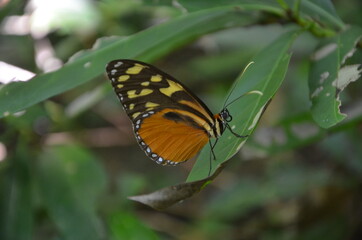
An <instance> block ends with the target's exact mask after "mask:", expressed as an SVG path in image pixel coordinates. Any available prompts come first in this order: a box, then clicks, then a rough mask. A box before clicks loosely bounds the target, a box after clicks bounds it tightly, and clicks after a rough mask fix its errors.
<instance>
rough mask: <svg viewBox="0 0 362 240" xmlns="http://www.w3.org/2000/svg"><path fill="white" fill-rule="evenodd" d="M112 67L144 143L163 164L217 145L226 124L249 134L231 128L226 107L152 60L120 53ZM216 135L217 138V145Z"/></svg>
mask: <svg viewBox="0 0 362 240" xmlns="http://www.w3.org/2000/svg"><path fill="white" fill-rule="evenodd" d="M106 71H107V75H108V78H109V79H110V81H111V83H112V86H113V88H114V91H115V93H116V94H117V96H118V98H119V100H120V101H121V103H122V105H123V108H124V110H125V111H126V113H127V115H128V117H129V119H130V120H131V121H132V125H133V130H134V133H135V136H136V139H137V142H138V144H139V146H140V147H141V149H143V151H144V152H145V153H146V155H147V156H148V157H149V158H151V159H152V160H154V161H155V162H156V163H158V164H162V165H176V164H178V163H181V162H184V161H187V160H189V159H190V158H192V157H194V156H195V155H196V154H197V153H198V152H199V151H200V150H201V149H202V148H203V147H204V146H205V145H206V144H207V143H208V142H209V144H210V146H211V149H213V146H215V145H216V142H217V139H218V138H219V137H220V136H221V135H222V134H223V132H224V131H225V129H226V128H228V129H229V130H230V131H231V132H232V133H233V134H234V135H235V136H236V137H246V136H241V135H239V134H237V133H234V132H233V131H232V130H231V127H230V126H229V124H228V123H229V122H230V121H231V120H232V117H231V115H230V114H229V111H228V110H227V108H226V107H224V108H223V109H222V111H221V112H220V113H218V114H215V115H213V114H212V113H211V111H210V110H209V109H208V107H207V106H206V105H205V104H204V103H203V102H202V101H201V100H200V99H199V98H198V97H197V96H196V95H194V94H193V93H192V91H191V90H189V89H188V88H187V87H186V86H185V85H183V84H182V83H181V82H179V81H177V80H176V79H175V78H173V77H172V76H170V75H168V74H167V73H165V72H163V71H161V70H159V69H158V68H156V67H154V66H152V65H150V64H147V63H144V62H141V61H136V60H128V59H119V60H114V61H111V62H109V63H108V64H107V66H106ZM211 138H216V141H215V143H214V145H212V144H211V142H210V139H211ZM212 154H213V156H214V159H215V154H214V153H213V151H212Z"/></svg>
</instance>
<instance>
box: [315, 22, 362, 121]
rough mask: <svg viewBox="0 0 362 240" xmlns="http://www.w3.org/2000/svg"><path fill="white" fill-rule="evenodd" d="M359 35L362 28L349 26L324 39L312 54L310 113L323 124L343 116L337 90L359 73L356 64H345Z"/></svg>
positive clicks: (354, 47) (358, 75)
mask: <svg viewBox="0 0 362 240" xmlns="http://www.w3.org/2000/svg"><path fill="white" fill-rule="evenodd" d="M361 37H362V29H361V28H359V27H351V28H349V29H348V30H346V31H345V32H341V33H340V34H338V35H337V36H335V37H333V38H331V39H327V40H326V41H323V42H322V43H321V45H320V46H319V48H318V49H317V51H316V52H315V54H314V57H313V59H312V60H313V62H312V67H311V71H310V76H309V90H310V97H311V100H312V115H313V119H314V120H315V121H316V122H317V123H318V125H319V126H321V127H323V128H329V127H331V126H333V125H335V124H337V123H339V122H340V121H342V120H343V119H344V118H345V117H346V115H345V114H342V113H341V112H340V109H339V108H340V105H341V101H340V99H339V93H340V92H341V91H342V90H343V89H344V88H345V87H346V86H347V85H348V84H349V83H350V82H352V81H356V80H357V79H358V78H359V77H360V75H361V69H359V66H360V65H359V64H356V65H345V63H346V60H347V59H348V58H349V57H351V56H353V54H354V52H355V51H356V44H357V43H358V41H359V40H360V39H361Z"/></svg>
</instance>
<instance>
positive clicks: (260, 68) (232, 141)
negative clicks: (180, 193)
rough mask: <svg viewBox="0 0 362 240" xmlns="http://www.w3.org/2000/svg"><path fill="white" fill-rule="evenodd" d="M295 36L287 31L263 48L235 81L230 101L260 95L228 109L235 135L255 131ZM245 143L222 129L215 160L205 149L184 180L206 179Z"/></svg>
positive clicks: (286, 63)
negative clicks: (211, 158) (251, 92)
mask: <svg viewBox="0 0 362 240" xmlns="http://www.w3.org/2000/svg"><path fill="white" fill-rule="evenodd" d="M296 35H297V32H296V31H290V32H287V33H285V34H284V35H282V36H281V37H279V38H278V39H277V40H275V41H274V42H272V43H271V44H270V45H268V46H267V47H266V48H264V49H263V50H262V51H261V52H260V53H259V54H258V55H257V56H255V58H254V59H253V62H254V64H252V65H251V66H250V67H249V68H248V69H247V71H246V72H245V73H244V74H243V75H242V76H240V77H239V79H238V80H237V81H236V83H235V84H236V85H235V88H234V89H233V92H232V93H231V95H230V100H232V99H236V98H238V97H239V96H240V95H242V94H244V93H247V92H250V91H254V92H255V91H257V92H260V93H261V94H248V95H246V96H244V97H242V98H241V99H240V100H238V101H236V102H234V103H233V104H232V105H230V106H229V107H228V109H229V112H230V113H231V115H232V117H233V121H232V122H231V123H230V126H231V127H232V128H233V129H234V131H235V132H237V133H239V134H241V135H248V134H251V133H252V131H253V130H254V128H255V126H256V124H257V122H258V120H259V118H260V116H261V114H262V112H263V110H264V109H265V107H266V105H267V103H268V102H269V100H270V99H271V98H272V97H273V96H274V94H275V92H276V91H277V90H278V88H279V87H280V85H281V83H282V82H283V80H284V76H285V73H286V71H287V68H288V64H289V59H290V54H289V53H288V49H289V47H290V45H291V44H292V43H293V42H294V39H295V37H296ZM230 100H229V101H230ZM245 141H246V139H243V138H236V137H235V136H234V135H233V134H231V133H230V131H229V130H225V132H224V134H223V136H222V137H221V138H220V139H219V141H218V143H217V145H216V146H215V148H214V150H213V151H214V152H215V155H216V160H215V161H214V160H212V162H211V163H210V147H205V148H204V149H203V150H202V152H201V154H200V156H199V158H198V160H197V162H196V164H195V166H194V167H193V169H192V171H191V173H190V175H189V177H188V179H187V181H195V180H200V179H203V178H205V177H207V176H208V175H209V166H210V164H211V165H212V166H211V167H212V169H211V173H213V172H214V171H215V170H216V169H217V168H218V167H219V165H220V164H221V163H223V162H225V161H227V160H228V159H230V158H231V157H232V156H233V155H234V154H235V153H237V152H238V150H239V149H240V148H241V147H242V145H243V144H244V142H245Z"/></svg>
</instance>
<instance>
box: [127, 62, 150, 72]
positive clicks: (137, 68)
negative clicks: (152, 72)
mask: <svg viewBox="0 0 362 240" xmlns="http://www.w3.org/2000/svg"><path fill="white" fill-rule="evenodd" d="M145 67H146V66H143V65H141V64H138V63H136V64H135V65H134V66H133V67H130V68H128V69H127V71H126V73H127V74H139V73H140V72H141V71H142V69H144V68H145Z"/></svg>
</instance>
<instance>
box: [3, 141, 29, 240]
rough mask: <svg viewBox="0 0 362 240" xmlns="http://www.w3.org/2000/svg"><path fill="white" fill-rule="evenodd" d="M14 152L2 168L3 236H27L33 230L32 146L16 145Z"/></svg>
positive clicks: (18, 238) (20, 238) (19, 238)
mask: <svg viewBox="0 0 362 240" xmlns="http://www.w3.org/2000/svg"><path fill="white" fill-rule="evenodd" d="M16 147H17V149H16V153H15V156H13V157H11V158H9V159H6V163H7V165H6V167H5V166H4V165H5V163H2V165H1V168H0V170H1V171H0V213H1V214H0V239H13V240H25V239H31V236H32V234H33V227H34V226H33V225H34V220H33V211H34V198H33V185H32V183H33V181H32V174H31V167H30V164H31V161H29V160H30V159H29V155H30V154H29V149H28V148H27V147H26V146H24V144H23V143H20V145H18V146H16Z"/></svg>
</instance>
